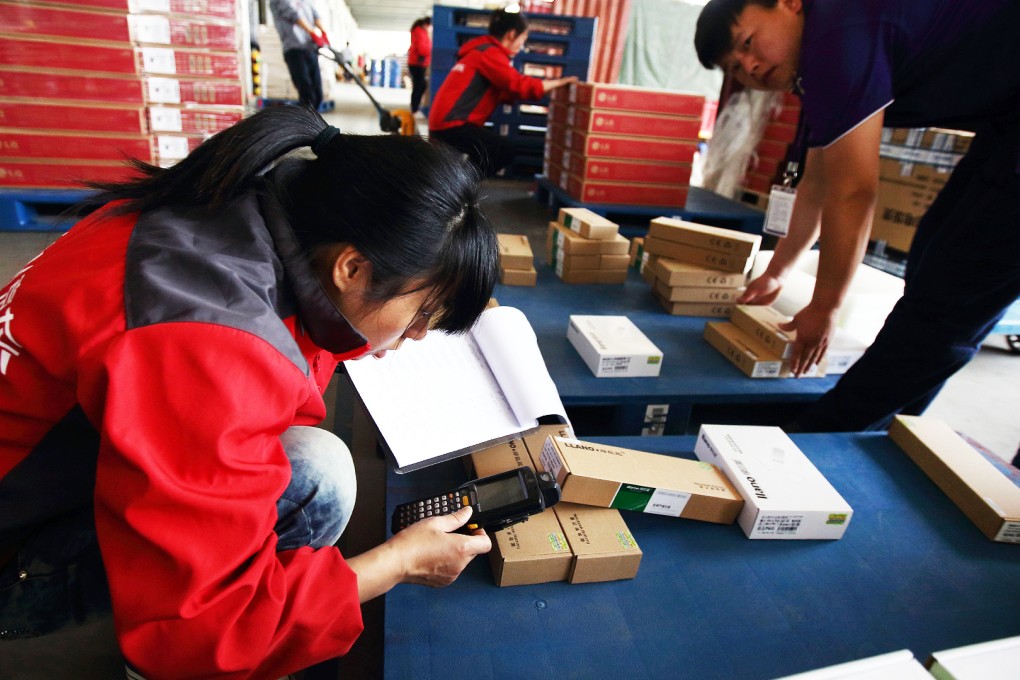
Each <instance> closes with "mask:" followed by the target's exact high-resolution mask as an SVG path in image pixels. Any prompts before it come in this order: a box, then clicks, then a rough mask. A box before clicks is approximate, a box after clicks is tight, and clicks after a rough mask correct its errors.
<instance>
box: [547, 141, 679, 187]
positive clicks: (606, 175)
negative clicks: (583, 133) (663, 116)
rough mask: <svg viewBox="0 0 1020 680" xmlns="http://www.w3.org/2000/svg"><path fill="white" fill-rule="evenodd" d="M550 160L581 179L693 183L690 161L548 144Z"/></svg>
mask: <svg viewBox="0 0 1020 680" xmlns="http://www.w3.org/2000/svg"><path fill="white" fill-rule="evenodd" d="M546 152H547V154H548V155H547V156H546V158H547V160H548V161H549V162H550V163H552V164H553V165H557V166H559V167H560V168H562V169H563V170H565V171H566V172H567V174H568V175H577V176H578V177H580V178H581V179H598V180H603V181H607V182H646V183H649V184H674V185H675V184H680V185H684V184H690V181H691V164H690V163H669V162H665V161H660V162H658V163H644V162H641V161H638V160H626V159H618V158H589V157H588V156H585V155H584V154H583V153H577V152H575V151H571V150H569V149H566V148H564V147H561V146H557V145H553V144H549V145H546Z"/></svg>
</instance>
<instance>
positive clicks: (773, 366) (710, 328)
mask: <svg viewBox="0 0 1020 680" xmlns="http://www.w3.org/2000/svg"><path fill="white" fill-rule="evenodd" d="M787 321H789V318H788V317H786V316H784V315H783V314H781V313H779V312H777V311H776V310H775V309H773V308H771V307H765V306H760V305H734V307H733V309H732V311H731V313H730V321H709V322H708V323H706V324H705V340H707V341H708V342H709V344H711V345H712V346H713V347H715V348H716V349H717V350H719V351H720V352H721V353H722V355H723V356H725V357H726V358H727V359H729V360H730V362H732V363H733V364H734V365H735V366H736V367H737V368H739V369H740V370H741V371H743V372H744V374H745V375H747V376H748V377H749V378H789V377H792V375H793V374H792V373H791V372H790V362H789V359H790V354H791V352H792V349H793V341H794V335H792V334H790V333H787V332H786V331H784V330H782V328H780V324H783V323H785V322H787ZM825 365H826V361H825V360H823V362H822V364H821V365H820V366H816V367H815V368H814V370H812V371H809V372H808V373H807V376H806V377H818V378H820V377H823V376H824V375H825V374H826V372H825Z"/></svg>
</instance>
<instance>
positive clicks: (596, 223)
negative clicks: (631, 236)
mask: <svg viewBox="0 0 1020 680" xmlns="http://www.w3.org/2000/svg"><path fill="white" fill-rule="evenodd" d="M619 232H620V227H619V225H617V224H616V223H615V222H611V221H609V220H607V219H606V218H605V217H602V216H601V215H598V214H596V213H594V212H592V211H591V210H588V209H587V208H560V212H559V221H558V222H550V223H549V230H548V232H547V237H546V256H547V258H548V261H549V264H551V265H552V266H553V267H554V268H555V270H556V276H558V277H560V279H562V280H563V281H564V282H566V283H623V282H624V281H626V280H627V271H628V266H629V264H630V255H629V251H630V241H629V240H628V239H627V238H626V237H625V236H622V235H621V234H620V233H619Z"/></svg>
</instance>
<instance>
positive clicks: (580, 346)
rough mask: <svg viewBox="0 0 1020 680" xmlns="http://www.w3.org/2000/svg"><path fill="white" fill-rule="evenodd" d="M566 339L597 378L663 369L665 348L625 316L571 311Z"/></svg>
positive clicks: (641, 374)
mask: <svg viewBox="0 0 1020 680" xmlns="http://www.w3.org/2000/svg"><path fill="white" fill-rule="evenodd" d="M623 273H624V276H626V274H627V271H626V270H624V272H623ZM567 340H569V341H570V344H571V345H573V346H574V349H576V350H577V353H578V354H580V355H581V358H582V359H583V360H584V363H585V364H587V365H588V368H590V369H591V372H592V373H594V374H595V376H596V377H598V378H606V377H610V378H635V377H655V376H657V375H659V371H660V370H661V368H662V351H661V350H660V349H659V348H658V347H656V346H655V345H654V344H653V343H652V341H651V340H649V339H648V337H647V336H646V335H645V334H644V333H642V332H641V330H640V329H639V328H638V327H637V326H635V325H634V322H632V321H631V320H630V319H628V318H627V317H625V316H586V315H578V314H571V315H570V319H569V324H568V325H567Z"/></svg>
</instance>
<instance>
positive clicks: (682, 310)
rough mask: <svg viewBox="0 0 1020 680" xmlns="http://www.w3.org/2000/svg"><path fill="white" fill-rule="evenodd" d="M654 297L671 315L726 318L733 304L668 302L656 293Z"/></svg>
mask: <svg viewBox="0 0 1020 680" xmlns="http://www.w3.org/2000/svg"><path fill="white" fill-rule="evenodd" d="M655 299H656V300H658V301H659V304H661V305H662V306H663V308H664V309H665V310H666V311H667V312H669V313H670V314H672V315H673V316H704V317H710V318H718V319H727V318H729V316H730V313H731V312H732V311H733V305H731V304H730V305H728V304H714V303H711V302H670V301H669V300H664V299H663V298H662V296H661V295H659V294H658V293H656V294H655Z"/></svg>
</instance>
